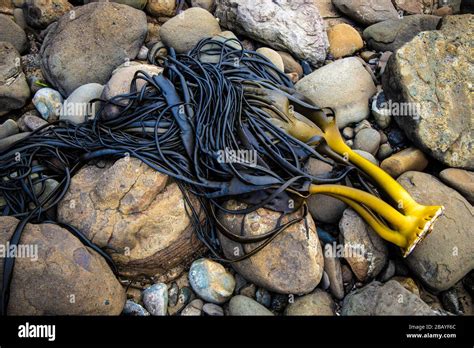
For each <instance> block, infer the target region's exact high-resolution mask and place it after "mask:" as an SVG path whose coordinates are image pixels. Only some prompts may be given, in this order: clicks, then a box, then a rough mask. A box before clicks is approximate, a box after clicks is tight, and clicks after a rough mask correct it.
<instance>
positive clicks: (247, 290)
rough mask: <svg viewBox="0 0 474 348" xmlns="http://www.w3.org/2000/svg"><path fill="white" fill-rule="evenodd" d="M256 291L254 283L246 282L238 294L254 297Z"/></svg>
mask: <svg viewBox="0 0 474 348" xmlns="http://www.w3.org/2000/svg"><path fill="white" fill-rule="evenodd" d="M256 291H257V287H256V286H255V284H248V285H246V286H245V287H244V288H242V290H240V295H243V296H247V297H250V298H255V292H256Z"/></svg>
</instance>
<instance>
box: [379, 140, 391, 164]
mask: <svg viewBox="0 0 474 348" xmlns="http://www.w3.org/2000/svg"><path fill="white" fill-rule="evenodd" d="M392 153H393V149H392V146H391V145H390V144H389V143H386V144H382V145H380V148H379V151H378V152H377V158H378V159H379V160H380V161H383V160H384V159H386V158H387V157H389V156H390V155H391V154H392Z"/></svg>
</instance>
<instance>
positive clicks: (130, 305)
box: [122, 300, 150, 317]
mask: <svg viewBox="0 0 474 348" xmlns="http://www.w3.org/2000/svg"><path fill="white" fill-rule="evenodd" d="M122 314H123V315H126V316H134V317H146V316H149V315H150V313H148V312H147V310H146V309H145V308H143V307H142V306H141V305H139V304H138V303H135V302H133V301H131V300H127V302H125V306H124V307H123V311H122Z"/></svg>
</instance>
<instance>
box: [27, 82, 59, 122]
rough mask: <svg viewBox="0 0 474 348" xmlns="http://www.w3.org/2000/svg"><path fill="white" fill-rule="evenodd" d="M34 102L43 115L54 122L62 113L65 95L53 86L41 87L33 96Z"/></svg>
mask: <svg viewBox="0 0 474 348" xmlns="http://www.w3.org/2000/svg"><path fill="white" fill-rule="evenodd" d="M33 104H34V106H35V107H36V110H38V111H39V113H40V115H41V117H43V119H45V120H46V121H48V122H50V123H51V122H54V121H56V120H57V119H58V118H59V115H60V114H61V109H62V104H63V97H62V96H61V94H59V92H58V91H56V90H54V89H52V88H41V89H40V90H39V91H38V92H36V93H35V96H34V97H33Z"/></svg>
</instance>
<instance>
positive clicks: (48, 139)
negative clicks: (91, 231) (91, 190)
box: [0, 39, 442, 312]
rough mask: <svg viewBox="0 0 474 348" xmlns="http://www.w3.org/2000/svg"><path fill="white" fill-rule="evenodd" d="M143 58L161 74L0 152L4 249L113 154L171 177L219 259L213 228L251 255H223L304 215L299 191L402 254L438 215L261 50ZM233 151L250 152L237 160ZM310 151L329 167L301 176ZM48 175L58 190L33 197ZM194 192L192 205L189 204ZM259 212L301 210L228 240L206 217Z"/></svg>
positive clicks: (139, 77)
mask: <svg viewBox="0 0 474 348" xmlns="http://www.w3.org/2000/svg"><path fill="white" fill-rule="evenodd" d="M148 58H149V61H150V63H151V64H155V65H157V66H161V67H163V68H164V70H163V73H162V74H159V75H153V76H150V75H149V74H147V73H146V72H144V71H138V72H137V73H136V74H135V77H134V79H133V81H132V83H131V86H130V92H129V93H127V94H123V95H119V96H115V97H113V98H112V99H110V100H102V101H101V107H100V108H99V110H98V112H97V114H96V115H95V118H94V119H92V120H89V121H87V122H85V123H82V124H78V125H75V124H72V123H67V122H63V121H58V122H56V123H54V124H49V125H46V126H44V127H42V128H40V129H37V130H36V131H34V132H32V133H31V134H30V135H29V136H28V137H26V138H24V139H22V140H20V141H18V142H17V143H15V144H13V146H11V147H10V148H8V149H6V150H4V151H2V152H0V178H2V181H1V183H0V197H1V198H2V199H3V201H4V203H1V202H0V204H3V206H2V205H0V211H1V213H2V215H3V216H6V215H9V216H14V217H16V218H18V219H19V220H20V222H19V224H18V226H17V228H16V230H15V232H14V234H13V237H12V239H11V241H10V243H11V244H12V245H15V244H18V243H19V240H20V237H21V233H22V231H23V229H24V227H25V225H26V224H27V223H43V222H51V223H58V222H55V221H54V216H53V215H52V214H51V208H54V207H55V206H56V205H57V204H58V203H59V202H60V201H61V199H62V198H63V197H64V195H65V194H66V192H67V190H68V187H69V185H70V182H71V177H72V176H73V175H74V174H75V173H76V172H77V171H78V170H79V169H80V168H81V167H83V166H84V165H86V164H90V163H96V164H97V165H99V164H100V161H101V160H103V159H108V160H113V159H118V158H122V157H124V156H131V157H134V158H137V159H139V160H141V161H143V162H144V163H146V164H147V165H148V166H150V167H151V168H153V169H155V170H157V171H159V172H161V173H163V174H167V175H169V176H170V177H172V178H173V179H174V180H175V181H176V182H177V183H178V184H179V186H180V188H181V190H182V192H183V195H184V197H185V200H186V201H187V203H188V204H187V210H188V212H189V215H190V216H191V217H192V220H193V225H194V228H195V231H196V233H197V234H198V236H199V238H200V240H201V241H202V242H203V243H204V244H205V245H206V246H207V247H208V248H209V250H210V251H211V252H212V254H213V255H214V257H215V258H217V259H220V260H224V259H225V258H224V257H223V256H222V255H221V249H220V245H219V240H218V238H217V233H218V231H219V232H220V233H223V234H224V235H225V236H227V237H228V238H230V239H232V240H234V241H237V242H239V243H256V242H262V243H261V244H260V246H259V247H258V248H256V249H254V250H253V251H252V252H251V253H248V254H246V255H243V256H241V257H239V258H237V259H233V260H226V261H234V262H235V261H239V260H242V259H243V258H245V257H249V256H251V255H252V254H253V253H255V252H258V251H259V250H261V249H262V248H263V247H265V245H267V244H268V243H270V242H271V241H272V240H273V239H274V238H275V237H276V236H277V235H278V234H279V233H281V232H282V231H284V230H285V228H287V227H288V226H289V225H292V224H295V223H298V222H300V221H301V220H303V219H305V217H306V214H307V209H306V204H305V198H306V197H307V196H308V195H309V194H315V193H324V194H329V195H331V196H333V197H336V198H338V199H341V200H343V201H344V202H345V203H347V204H348V205H349V206H351V207H352V208H353V209H355V210H356V211H357V212H358V213H359V214H360V215H361V216H362V217H363V218H364V219H365V220H366V221H367V222H368V223H369V224H370V225H371V226H372V227H373V228H374V230H376V231H377V232H378V233H379V234H380V235H381V236H382V237H383V238H385V239H386V240H389V241H391V242H393V243H395V244H397V245H398V246H400V247H401V248H402V249H403V251H404V253H405V255H407V254H408V253H409V252H410V251H411V250H412V249H413V248H414V246H415V245H416V244H417V243H418V242H419V241H420V240H421V239H422V238H423V237H424V236H425V235H426V234H427V233H428V232H429V230H430V228H431V226H432V222H433V221H434V219H435V218H436V217H437V216H438V215H439V214H440V213H441V211H442V208H441V207H424V206H420V205H418V204H416V202H414V201H413V200H412V199H411V197H410V196H409V195H408V193H406V191H405V190H404V189H403V188H401V186H399V185H398V184H397V183H396V182H395V181H394V180H393V179H392V178H391V177H390V176H389V175H388V174H386V173H384V172H383V171H382V170H380V169H379V168H378V167H376V166H375V165H372V164H371V163H370V162H368V161H366V160H365V159H363V158H362V157H360V156H359V155H357V154H355V153H354V152H352V150H351V149H350V148H348V147H347V146H346V145H345V144H344V141H343V140H342V138H341V137H340V135H339V131H338V129H337V127H336V125H335V115H334V112H333V111H332V110H331V109H328V108H321V107H319V106H316V105H314V104H313V103H312V102H311V101H309V100H308V99H307V98H305V97H304V96H302V95H301V94H299V93H297V92H296V91H295V89H294V87H293V84H292V82H291V81H290V79H289V78H288V77H287V76H286V75H285V74H284V73H283V72H281V71H280V70H278V69H277V68H276V67H275V66H274V65H273V64H272V63H271V62H270V61H269V60H267V59H266V58H265V57H264V56H262V55H260V54H258V53H256V52H253V51H248V50H245V49H243V47H242V46H241V44H240V42H239V41H237V40H234V39H229V40H226V41H218V40H213V39H206V40H202V41H201V42H200V43H199V44H198V45H197V46H196V47H195V48H194V49H193V50H192V51H190V52H189V53H188V54H175V52H174V50H173V49H172V48H167V49H166V48H162V49H154V50H150V54H149V57H148ZM111 107H114V108H118V110H119V114H118V116H117V117H113V118H111V117H110V115H109V113H108V110H110V108H111ZM228 154H231V155H230V156H227V155H228ZM235 154H254V156H247V157H251V160H248V158H240V157H239V156H236V155H235ZM243 157H245V156H243ZM310 157H314V158H317V159H319V160H321V161H324V162H327V163H330V164H331V165H333V166H334V170H333V171H332V172H331V173H330V174H329V175H327V176H312V175H310V174H309V173H308V172H307V171H306V170H305V169H304V166H305V164H306V162H307V161H308V159H309V158H310ZM48 179H54V180H56V181H58V182H59V185H58V186H57V187H56V188H55V189H54V190H53V191H52V192H50V193H49V194H47V195H44V194H43V193H44V192H45V187H46V181H47V180H48ZM379 192H380V193H379ZM193 197H196V198H197V201H198V202H199V206H198V207H196V206H195V205H194V204H191V200H193V199H194V198H193ZM230 198H232V199H237V200H239V201H242V202H245V203H247V204H248V206H247V208H246V209H243V210H239V211H228V210H226V209H225V208H224V207H223V206H224V202H225V201H226V200H228V199H230ZM290 202H291V204H290ZM260 207H266V208H269V209H272V210H275V211H278V212H281V216H282V217H283V216H285V215H287V214H291V213H293V212H295V211H296V210H299V209H304V214H303V217H301V218H297V219H293V220H291V221H289V222H287V223H285V224H281V223H278V224H277V227H276V228H275V229H274V230H272V231H270V232H268V233H266V234H265V235H261V236H253V237H248V236H247V237H243V236H236V235H235V234H233V233H231V232H230V231H227V230H226V229H225V228H224V226H222V225H221V224H220V223H219V221H218V219H217V213H218V212H219V211H220V212H227V213H232V214H247V213H249V212H251V211H254V210H256V209H258V208H260ZM203 216H204V219H203V218H202V217H203ZM58 224H60V225H61V226H62V227H64V228H67V229H68V230H69V231H71V233H73V234H74V235H75V236H77V237H78V238H79V239H80V240H81V241H82V242H83V243H84V244H86V245H88V246H90V247H92V248H94V249H95V250H96V251H98V252H99V253H101V255H103V256H104V257H105V258H106V259H107V260H108V262H109V263H110V265H111V266H112V267H113V262H112V261H111V259H110V257H108V256H107V254H106V253H105V252H104V251H102V250H101V249H100V248H98V247H97V246H94V245H93V244H92V243H91V242H90V241H89V240H88V239H87V238H86V237H85V236H84V235H82V233H81V232H80V231H78V230H77V229H76V228H74V226H69V225H65V224H61V223H58ZM13 267H14V259H12V258H6V259H5V266H4V270H3V274H4V277H3V288H2V298H1V300H2V301H1V302H2V303H1V305H2V308H1V309H2V312H4V309H5V308H6V305H5V303H7V301H8V288H9V283H10V282H11V277H12V274H13Z"/></svg>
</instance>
